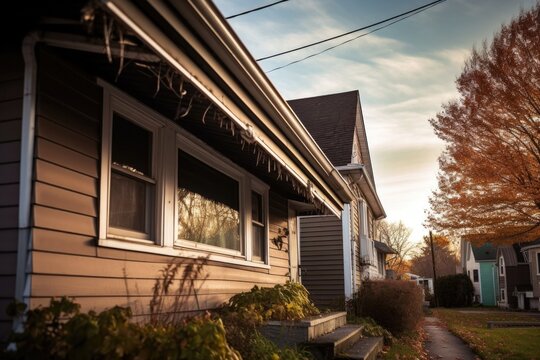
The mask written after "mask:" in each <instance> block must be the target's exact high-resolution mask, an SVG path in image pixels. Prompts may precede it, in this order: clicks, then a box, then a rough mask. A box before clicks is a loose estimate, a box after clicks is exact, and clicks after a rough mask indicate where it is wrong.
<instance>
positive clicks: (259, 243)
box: [251, 224, 266, 261]
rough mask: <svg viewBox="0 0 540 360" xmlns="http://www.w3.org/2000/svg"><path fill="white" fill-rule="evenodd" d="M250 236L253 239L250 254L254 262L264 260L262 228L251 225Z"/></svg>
mask: <svg viewBox="0 0 540 360" xmlns="http://www.w3.org/2000/svg"><path fill="white" fill-rule="evenodd" d="M251 228H252V234H251V237H252V239H253V244H252V250H253V251H252V252H253V259H254V260H261V261H262V260H264V258H265V255H266V254H265V246H264V245H265V242H264V227H263V226H259V225H256V224H253V225H252V227H251Z"/></svg>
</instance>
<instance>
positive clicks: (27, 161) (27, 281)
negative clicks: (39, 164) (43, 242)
mask: <svg viewBox="0 0 540 360" xmlns="http://www.w3.org/2000/svg"><path fill="white" fill-rule="evenodd" d="M39 40H40V36H39V35H38V33H31V34H29V35H27V36H26V37H25V38H24V40H23V43H22V54H23V59H24V93H23V105H22V106H23V112H22V125H21V158H20V159H21V160H20V172H19V176H20V181H19V214H18V244H17V268H16V275H15V299H17V300H18V301H20V302H24V303H26V305H29V298H30V291H31V277H30V275H29V274H30V273H31V271H32V262H31V259H32V258H31V257H30V256H29V250H30V249H31V242H32V229H31V225H32V204H31V201H32V170H33V163H34V141H35V138H34V134H35V118H36V117H35V115H36V77H37V62H36V54H35V47H36V43H37V42H38V41H39ZM21 320H22V319H20V318H15V319H14V320H13V329H14V330H20V328H21V326H22V322H21Z"/></svg>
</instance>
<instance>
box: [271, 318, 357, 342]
mask: <svg viewBox="0 0 540 360" xmlns="http://www.w3.org/2000/svg"><path fill="white" fill-rule="evenodd" d="M346 323H347V313H346V312H344V311H340V312H333V313H327V314H320V315H315V316H310V317H307V318H305V319H302V320H297V321H268V322H267V323H266V324H264V325H263V326H262V327H261V328H260V332H261V334H262V335H264V336H265V337H266V338H268V339H269V340H272V341H273V342H275V343H276V344H277V345H278V346H281V347H282V346H291V345H295V344H300V343H307V342H310V341H313V340H314V339H316V338H318V337H320V336H322V335H324V334H328V333H331V332H332V331H334V330H335V329H337V328H339V327H341V326H343V325H345V324H346Z"/></svg>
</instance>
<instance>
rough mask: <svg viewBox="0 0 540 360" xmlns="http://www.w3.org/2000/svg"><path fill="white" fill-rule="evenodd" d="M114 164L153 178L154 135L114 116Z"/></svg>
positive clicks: (116, 115)
mask: <svg viewBox="0 0 540 360" xmlns="http://www.w3.org/2000/svg"><path fill="white" fill-rule="evenodd" d="M112 136H113V140H112V162H113V164H115V165H119V166H122V167H123V168H126V169H128V170H131V171H133V172H136V173H138V174H141V175H146V176H149V177H151V176H152V174H151V168H152V161H151V154H152V133H151V132H150V131H148V130H145V129H143V128H142V127H140V126H137V125H135V124H134V123H132V122H131V121H129V120H126V119H124V118H122V117H121V116H119V115H118V114H114V118H113V135H112Z"/></svg>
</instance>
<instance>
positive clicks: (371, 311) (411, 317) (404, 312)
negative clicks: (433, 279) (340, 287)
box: [348, 280, 423, 335]
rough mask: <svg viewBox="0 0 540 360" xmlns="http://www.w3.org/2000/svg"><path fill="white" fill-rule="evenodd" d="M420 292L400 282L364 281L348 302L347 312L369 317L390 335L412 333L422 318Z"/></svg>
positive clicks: (421, 297)
mask: <svg viewBox="0 0 540 360" xmlns="http://www.w3.org/2000/svg"><path fill="white" fill-rule="evenodd" d="M422 305H423V295H422V289H421V288H420V287H419V286H418V285H416V284H415V283H413V282H410V281H402V280H381V281H366V282H364V283H363V285H362V287H361V289H360V292H359V293H357V294H355V296H354V297H353V299H352V300H350V301H349V304H348V310H349V313H350V314H351V315H353V316H357V317H371V318H373V319H374V320H375V321H376V322H377V323H378V324H380V325H382V326H383V327H384V328H386V329H388V330H389V331H390V332H391V333H392V334H394V335H398V334H401V333H403V332H407V331H413V330H415V329H416V327H417V326H418V323H419V322H420V320H421V319H422V317H423V315H422Z"/></svg>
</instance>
